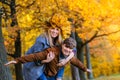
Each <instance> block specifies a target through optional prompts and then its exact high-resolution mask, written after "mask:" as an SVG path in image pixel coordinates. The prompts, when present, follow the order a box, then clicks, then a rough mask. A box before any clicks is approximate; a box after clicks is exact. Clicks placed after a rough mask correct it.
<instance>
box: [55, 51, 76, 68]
mask: <svg viewBox="0 0 120 80" xmlns="http://www.w3.org/2000/svg"><path fill="white" fill-rule="evenodd" d="M73 57H74V52H71V53H70V55H69V56H68V57H67V58H66V59H62V60H60V61H59V63H58V64H57V65H58V66H59V67H61V66H64V65H65V64H67V62H69V61H70V59H72V58H73Z"/></svg>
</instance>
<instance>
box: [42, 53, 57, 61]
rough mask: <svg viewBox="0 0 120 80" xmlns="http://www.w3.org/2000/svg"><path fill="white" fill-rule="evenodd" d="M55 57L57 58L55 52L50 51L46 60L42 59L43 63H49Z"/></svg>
mask: <svg viewBox="0 0 120 80" xmlns="http://www.w3.org/2000/svg"><path fill="white" fill-rule="evenodd" d="M54 58H55V54H54V53H53V52H49V53H48V55H47V59H46V60H42V62H41V63H49V62H50V61H52V60H53V59H54Z"/></svg>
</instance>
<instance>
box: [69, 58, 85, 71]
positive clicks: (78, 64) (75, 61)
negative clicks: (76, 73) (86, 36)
mask: <svg viewBox="0 0 120 80" xmlns="http://www.w3.org/2000/svg"><path fill="white" fill-rule="evenodd" d="M70 63H71V64H72V65H74V66H76V67H78V68H80V69H81V70H83V71H87V68H86V67H85V66H84V65H83V63H82V62H81V61H80V60H79V59H77V58H76V57H73V58H72V59H71V60H70Z"/></svg>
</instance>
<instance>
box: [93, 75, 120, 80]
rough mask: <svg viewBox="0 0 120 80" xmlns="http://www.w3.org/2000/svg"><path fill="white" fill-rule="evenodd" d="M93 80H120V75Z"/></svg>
mask: <svg viewBox="0 0 120 80" xmlns="http://www.w3.org/2000/svg"><path fill="white" fill-rule="evenodd" d="M93 80H120V74H114V75H111V76H102V77H99V78H96V79H93Z"/></svg>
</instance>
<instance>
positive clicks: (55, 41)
mask: <svg viewBox="0 0 120 80" xmlns="http://www.w3.org/2000/svg"><path fill="white" fill-rule="evenodd" d="M51 29H52V27H50V28H49V29H48V32H47V35H48V41H49V44H50V47H52V46H55V45H61V43H62V35H61V29H58V30H59V34H58V36H57V37H56V38H55V39H53V38H52V37H51V35H50V30H51Z"/></svg>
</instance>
